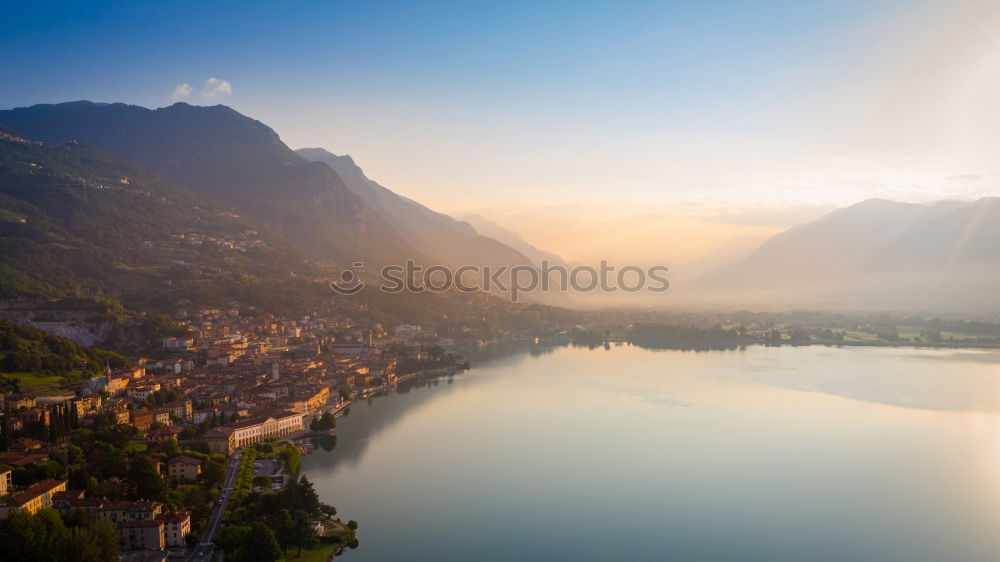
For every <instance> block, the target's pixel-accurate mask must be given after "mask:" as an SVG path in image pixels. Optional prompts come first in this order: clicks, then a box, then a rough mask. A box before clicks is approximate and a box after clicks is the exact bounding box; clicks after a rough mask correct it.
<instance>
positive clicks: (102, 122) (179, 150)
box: [0, 101, 428, 264]
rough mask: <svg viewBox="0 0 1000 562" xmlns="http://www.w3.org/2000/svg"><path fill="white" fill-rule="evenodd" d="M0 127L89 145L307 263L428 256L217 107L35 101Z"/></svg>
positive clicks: (10, 113)
mask: <svg viewBox="0 0 1000 562" xmlns="http://www.w3.org/2000/svg"><path fill="white" fill-rule="evenodd" d="M0 124H2V125H5V126H7V127H9V128H11V129H13V130H16V131H18V132H20V133H21V134H24V135H25V136H27V137H30V138H34V139H38V140H41V141H45V142H49V143H63V142H68V141H73V140H78V141H81V142H85V143H87V144H91V145H93V146H95V147H97V148H98V149H101V150H103V151H106V152H109V153H111V154H113V155H115V156H117V157H119V158H121V159H123V160H127V161H129V162H132V163H135V164H137V165H139V166H141V167H143V168H145V169H146V170H149V171H151V172H153V173H154V174H156V175H158V176H160V177H163V178H164V179H167V180H169V181H171V182H173V183H176V184H179V185H182V186H184V187H187V188H190V189H192V190H194V191H196V192H198V193H201V194H203V195H205V196H208V197H210V198H211V199H213V200H214V201H215V202H216V203H218V204H219V205H221V206H223V207H229V208H233V209H238V210H240V211H241V212H244V213H247V214H249V215H251V216H252V217H254V218H255V219H258V220H261V221H264V222H265V223H267V224H268V225H269V226H270V227H272V228H273V229H274V230H276V231H278V232H280V233H282V234H283V235H285V236H286V237H287V238H288V239H290V240H292V241H294V242H296V243H297V244H298V245H299V246H300V247H301V248H303V249H304V250H306V251H307V252H308V253H310V254H311V255H313V256H317V257H320V258H325V259H331V260H335V261H338V262H341V263H347V262H351V261H354V260H356V259H364V260H367V261H368V262H369V263H374V264H384V263H395V262H399V261H400V260H402V259H406V258H411V257H412V258H416V259H418V260H423V261H426V260H427V259H428V258H427V257H426V256H424V255H422V254H421V253H420V252H419V251H417V250H416V249H415V248H413V247H412V246H411V245H410V244H409V243H408V242H407V240H405V239H404V238H403V237H402V236H401V235H400V234H399V233H398V232H397V231H396V230H394V229H393V228H392V226H391V225H390V224H388V223H387V222H386V220H385V219H384V218H383V217H382V216H380V215H379V214H378V213H377V212H375V211H374V210H373V209H371V208H370V207H369V206H368V205H366V204H365V202H364V201H362V200H361V198H359V197H358V196H357V195H355V194H354V193H352V192H351V191H350V190H348V189H347V188H346V187H345V185H344V182H343V180H342V179H341V177H340V176H339V175H338V174H337V173H336V172H334V171H333V170H332V169H331V168H330V167H329V166H327V165H324V164H320V163H313V162H308V161H306V160H305V159H304V158H302V157H301V156H299V155H298V154H296V153H295V152H294V151H292V150H291V149H290V148H288V146H286V145H285V144H284V143H283V142H281V139H280V138H279V137H278V135H277V134H276V133H275V132H274V131H273V130H271V129H270V128H269V127H267V126H266V125H264V124H263V123H261V122H259V121H255V120H253V119H250V118H249V117H246V116H244V115H241V114H239V113H237V112H236V111H234V110H232V109H230V108H228V107H225V106H222V105H217V106H213V107H199V106H191V105H188V104H185V103H177V104H174V105H172V106H170V107H165V108H160V109H155V110H151V109H146V108H144V107H138V106H134V105H126V104H122V103H114V104H106V103H92V102H86V101H80V102H70V103H61V104H55V105H50V104H43V105H35V106H32V107H24V108H16V109H11V110H5V111H0Z"/></svg>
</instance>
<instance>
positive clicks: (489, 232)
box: [460, 215, 566, 265]
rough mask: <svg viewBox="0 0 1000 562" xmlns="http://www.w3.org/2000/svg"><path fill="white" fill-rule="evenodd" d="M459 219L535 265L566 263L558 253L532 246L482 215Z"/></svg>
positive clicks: (514, 233)
mask: <svg viewBox="0 0 1000 562" xmlns="http://www.w3.org/2000/svg"><path fill="white" fill-rule="evenodd" d="M460 220H463V221H465V222H467V223H469V224H470V225H472V228H475V229H476V232H478V233H480V234H482V235H483V236H489V237H490V238H492V239H494V240H497V241H499V242H503V243H504V244H506V245H508V246H510V247H511V248H514V249H515V250H517V251H518V252H521V253H522V254H524V255H525V256H527V257H528V258H529V259H530V260H531V261H532V263H534V264H535V265H539V264H541V263H542V260H546V261H548V263H549V264H551V265H566V262H564V261H563V259H562V258H561V257H559V256H558V255H556V254H554V253H552V252H547V251H545V250H540V249H538V248H536V247H535V246H532V245H531V244H530V243H529V242H528V241H527V240H525V239H524V238H522V237H521V235H520V234H518V233H516V232H514V231H513V230H507V229H506V228H504V227H502V226H500V225H499V224H497V223H495V222H493V221H491V220H489V219H488V218H486V217H484V216H482V215H466V216H464V217H460Z"/></svg>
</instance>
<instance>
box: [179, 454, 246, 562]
mask: <svg viewBox="0 0 1000 562" xmlns="http://www.w3.org/2000/svg"><path fill="white" fill-rule="evenodd" d="M242 458H243V453H242V452H239V453H236V454H234V455H233V456H232V457H229V464H227V465H226V477H225V478H224V479H223V480H222V491H221V492H220V494H219V497H220V499H221V500H222V503H216V505H215V507H214V508H212V513H211V514H210V515H209V516H208V524H207V525H205V529H204V530H203V531H202V532H201V538H199V539H198V544H197V546H195V547H194V551H193V552H191V554H190V556H188V557H187V562H194V561H196V560H211V558H212V553H213V552H214V551H215V544H214V543H213V542H212V539H213V538H215V531H217V530H218V529H219V522H220V521H222V514H223V513H225V512H226V504H227V503H229V497H230V496H232V495H233V482H234V481H235V480H236V473H237V472H239V468H240V459H242Z"/></svg>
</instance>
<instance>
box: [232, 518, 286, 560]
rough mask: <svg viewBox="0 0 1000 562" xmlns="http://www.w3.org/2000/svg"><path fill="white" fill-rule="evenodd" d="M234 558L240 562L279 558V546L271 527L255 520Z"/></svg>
mask: <svg viewBox="0 0 1000 562" xmlns="http://www.w3.org/2000/svg"><path fill="white" fill-rule="evenodd" d="M236 559H237V560H239V561H240V562H276V561H277V560H279V559H281V547H280V546H279V545H278V541H277V539H275V538H274V533H272V532H271V529H269V528H268V527H267V525H264V524H263V523H261V522H260V521H256V522H254V524H253V526H252V527H251V528H250V533H249V535H248V536H247V541H246V543H245V544H244V545H243V547H242V548H240V549H239V552H238V554H237V556H236Z"/></svg>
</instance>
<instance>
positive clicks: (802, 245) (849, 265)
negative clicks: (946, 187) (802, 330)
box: [690, 198, 1000, 310]
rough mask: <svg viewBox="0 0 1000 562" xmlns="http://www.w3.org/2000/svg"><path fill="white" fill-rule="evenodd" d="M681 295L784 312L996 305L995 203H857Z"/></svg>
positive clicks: (998, 203)
mask: <svg viewBox="0 0 1000 562" xmlns="http://www.w3.org/2000/svg"><path fill="white" fill-rule="evenodd" d="M690 292H691V293H692V294H694V295H697V296H699V297H703V298H728V299H742V300H746V301H748V302H751V301H753V302H769V303H775V304H786V305H802V304H807V305H836V306H858V307H876V308H908V309H922V310H981V309H982V308H983V307H992V308H1000V199H998V198H983V199H980V200H977V201H973V202H959V201H941V202H938V203H933V204H929V205H920V204H913V203H900V202H895V201H886V200H881V199H872V200H869V201H864V202H862V203H858V204H856V205H853V206H851V207H847V208H844V209H839V210H837V211H834V212H832V213H830V214H827V215H825V216H823V217H820V218H819V219H817V220H815V221H812V222H809V223H806V224H803V225H799V226H796V227H793V228H791V229H789V230H788V231H786V232H783V233H781V234H779V235H777V236H774V237H773V238H771V239H770V240H768V241H767V242H765V243H764V244H763V245H762V246H761V247H760V248H759V249H758V250H757V251H755V252H754V253H753V254H751V255H750V256H749V257H747V258H746V259H744V260H742V261H741V262H739V263H736V264H734V265H732V266H729V267H726V268H723V269H721V270H719V271H717V272H715V273H713V274H710V275H707V276H705V277H703V278H701V279H700V280H698V281H696V282H694V283H692V285H691V287H690Z"/></svg>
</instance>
